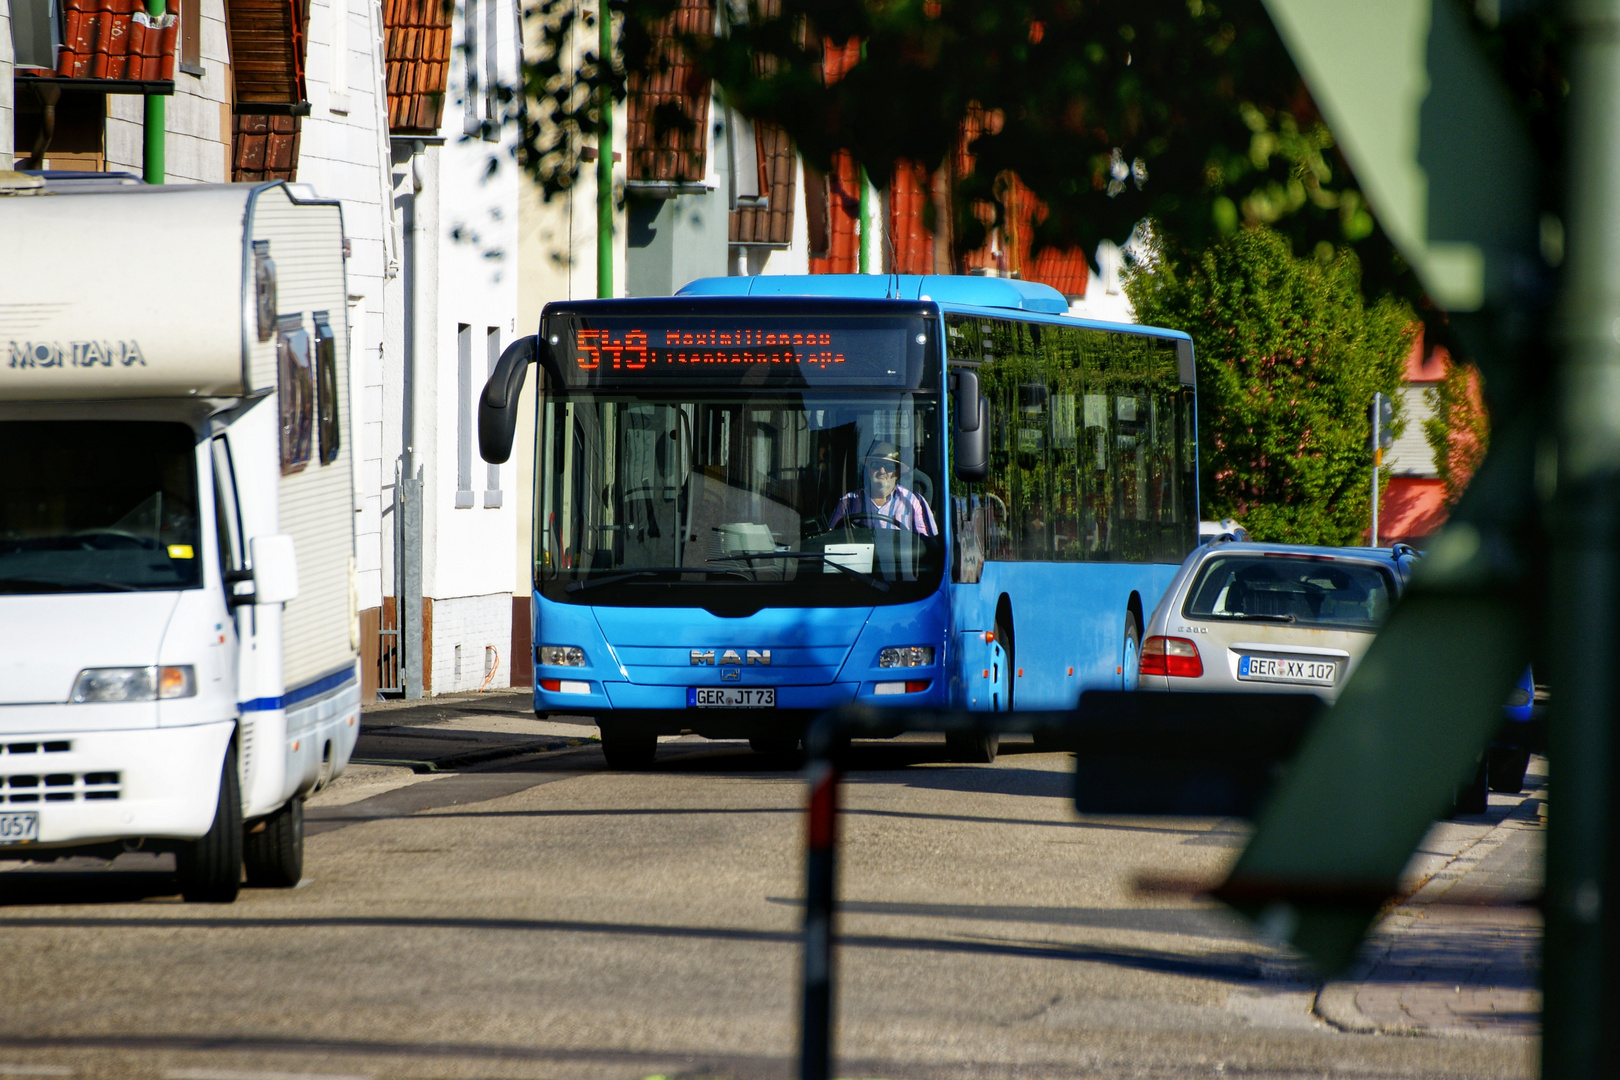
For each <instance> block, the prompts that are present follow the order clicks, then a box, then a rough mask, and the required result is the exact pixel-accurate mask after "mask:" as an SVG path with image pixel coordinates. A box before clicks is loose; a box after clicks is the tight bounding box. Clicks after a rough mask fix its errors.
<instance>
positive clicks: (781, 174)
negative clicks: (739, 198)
mask: <svg viewBox="0 0 1620 1080" xmlns="http://www.w3.org/2000/svg"><path fill="white" fill-rule="evenodd" d="M754 141H755V143H756V144H757V145H756V151H755V152H756V153H757V154H758V160H759V172H760V189H759V190H760V192H761V193H762V194H763V195H764V196H765V205H763V206H739V207H737V209H735V210H733V211H732V212H731V242H732V243H733V244H779V245H784V246H785V245H787V244H788V243H790V242H792V240H793V198H794V190H793V189H794V184H793V173H794V166H795V164H796V163H797V161H798V154H797V153H796V152H795V151H794V149H793V140H792V139H790V138H788V133H787V132H786V131H784V130H783V129H782V128H780V127H778V126H776V125H775V124H755V125H754Z"/></svg>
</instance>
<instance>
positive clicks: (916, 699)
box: [534, 673, 949, 729]
mask: <svg viewBox="0 0 1620 1080" xmlns="http://www.w3.org/2000/svg"><path fill="white" fill-rule="evenodd" d="M930 674H932V673H930ZM914 681H916V682H926V683H927V684H928V685H927V687H926V689H920V690H918V689H912V688H908V687H907V686H906V684H905V683H904V682H902V681H886V682H858V683H857V682H836V683H824V684H821V685H818V686H775V687H774V689H775V690H776V708H777V709H779V710H786V711H791V712H800V713H812V714H814V713H821V712H825V711H826V710H828V709H836V708H837V707H838V706H840V705H848V704H851V703H852V702H858V703H860V704H862V705H875V706H879V707H883V706H889V707H901V706H904V707H908V708H943V707H944V706H945V705H946V703H947V701H948V697H949V695H948V688H947V686H946V685H945V680H944V679H941V678H938V677H937V676H936V677H933V678H925V679H917V680H914ZM548 683H552V684H556V685H558V686H560V687H561V689H550V688H549V687H548V685H547V684H548ZM749 685H750V686H751V687H757V686H759V685H760V684H757V683H752V684H749ZM767 685H768V684H767ZM687 689H688V688H687V687H684V686H645V685H641V684H638V683H628V682H597V681H595V680H589V679H580V680H576V681H574V682H573V684H572V685H570V683H569V682H568V681H566V680H552V679H545V680H538V679H537V680H536V683H535V688H534V709H535V712H537V713H557V714H562V715H567V714H585V715H594V714H597V713H616V712H621V711H641V710H654V711H657V712H660V713H671V712H680V713H686V714H688V715H690V716H691V717H693V718H694V719H695V718H697V717H699V716H712V715H714V714H716V713H723V712H725V711H727V710H724V709H696V708H688V707H687ZM908 691H909V692H908ZM750 711H754V710H750ZM687 726H689V727H692V728H694V729H695V728H696V727H698V726H699V725H698V724H696V723H694V724H689V725H687Z"/></svg>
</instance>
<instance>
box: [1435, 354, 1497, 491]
mask: <svg viewBox="0 0 1620 1080" xmlns="http://www.w3.org/2000/svg"><path fill="white" fill-rule="evenodd" d="M1423 395H1424V397H1426V398H1427V399H1428V402H1429V407H1430V409H1432V410H1433V415H1431V416H1430V417H1429V419H1427V420H1425V421H1424V422H1423V437H1424V438H1425V439H1427V440H1428V442H1429V448H1430V449H1431V450H1433V451H1434V466H1435V470H1436V471H1437V472H1438V473H1439V474H1440V479H1441V480H1442V481H1443V482H1444V483H1445V486H1446V505H1447V506H1448V507H1451V506H1456V505H1457V500H1458V499H1461V498H1462V494H1463V491H1464V489H1466V488H1467V487H1468V481H1470V480H1472V479H1473V478H1474V473H1475V472H1476V471H1477V470H1478V469H1479V466H1480V463H1481V462H1482V461H1484V460H1485V451H1486V450H1488V449H1489V448H1490V445H1491V422H1490V417H1489V415H1488V414H1487V413H1486V412H1485V400H1484V395H1483V393H1482V392H1481V387H1480V380H1479V371H1478V369H1476V368H1475V367H1474V366H1473V365H1471V364H1456V363H1453V364H1451V365H1449V366H1448V367H1447V368H1446V374H1445V378H1443V379H1441V380H1440V381H1439V382H1438V383H1435V384H1434V385H1433V386H1431V387H1429V388H1428V389H1427V390H1425V391H1423Z"/></svg>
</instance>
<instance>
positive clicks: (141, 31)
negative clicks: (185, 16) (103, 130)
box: [56, 0, 180, 82]
mask: <svg viewBox="0 0 1620 1080" xmlns="http://www.w3.org/2000/svg"><path fill="white" fill-rule="evenodd" d="M63 7H64V10H63V20H62V29H63V33H62V46H61V48H59V49H58V50H57V54H56V75H57V77H58V78H63V79H129V80H135V81H138V82H159V81H164V80H172V79H173V78H174V46H175V41H176V39H177V38H178V37H179V34H180V23H179V18H178V16H176V15H174V14H168V15H158V16H152V15H148V14H147V13H146V11H145V9H144V6H143V5H142V4H140V3H139V2H138V0H66V3H65V4H64V5H63Z"/></svg>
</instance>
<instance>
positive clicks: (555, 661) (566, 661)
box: [535, 645, 585, 667]
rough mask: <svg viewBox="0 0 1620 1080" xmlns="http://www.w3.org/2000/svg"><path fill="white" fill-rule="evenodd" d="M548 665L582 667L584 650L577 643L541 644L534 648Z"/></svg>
mask: <svg viewBox="0 0 1620 1080" xmlns="http://www.w3.org/2000/svg"><path fill="white" fill-rule="evenodd" d="M535 651H536V652H537V653H538V654H539V656H540V662H541V663H542V664H545V665H546V666H548V667H584V666H585V650H584V649H581V648H580V647H579V646H578V645H542V646H540V648H538V649H536V650H535Z"/></svg>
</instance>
